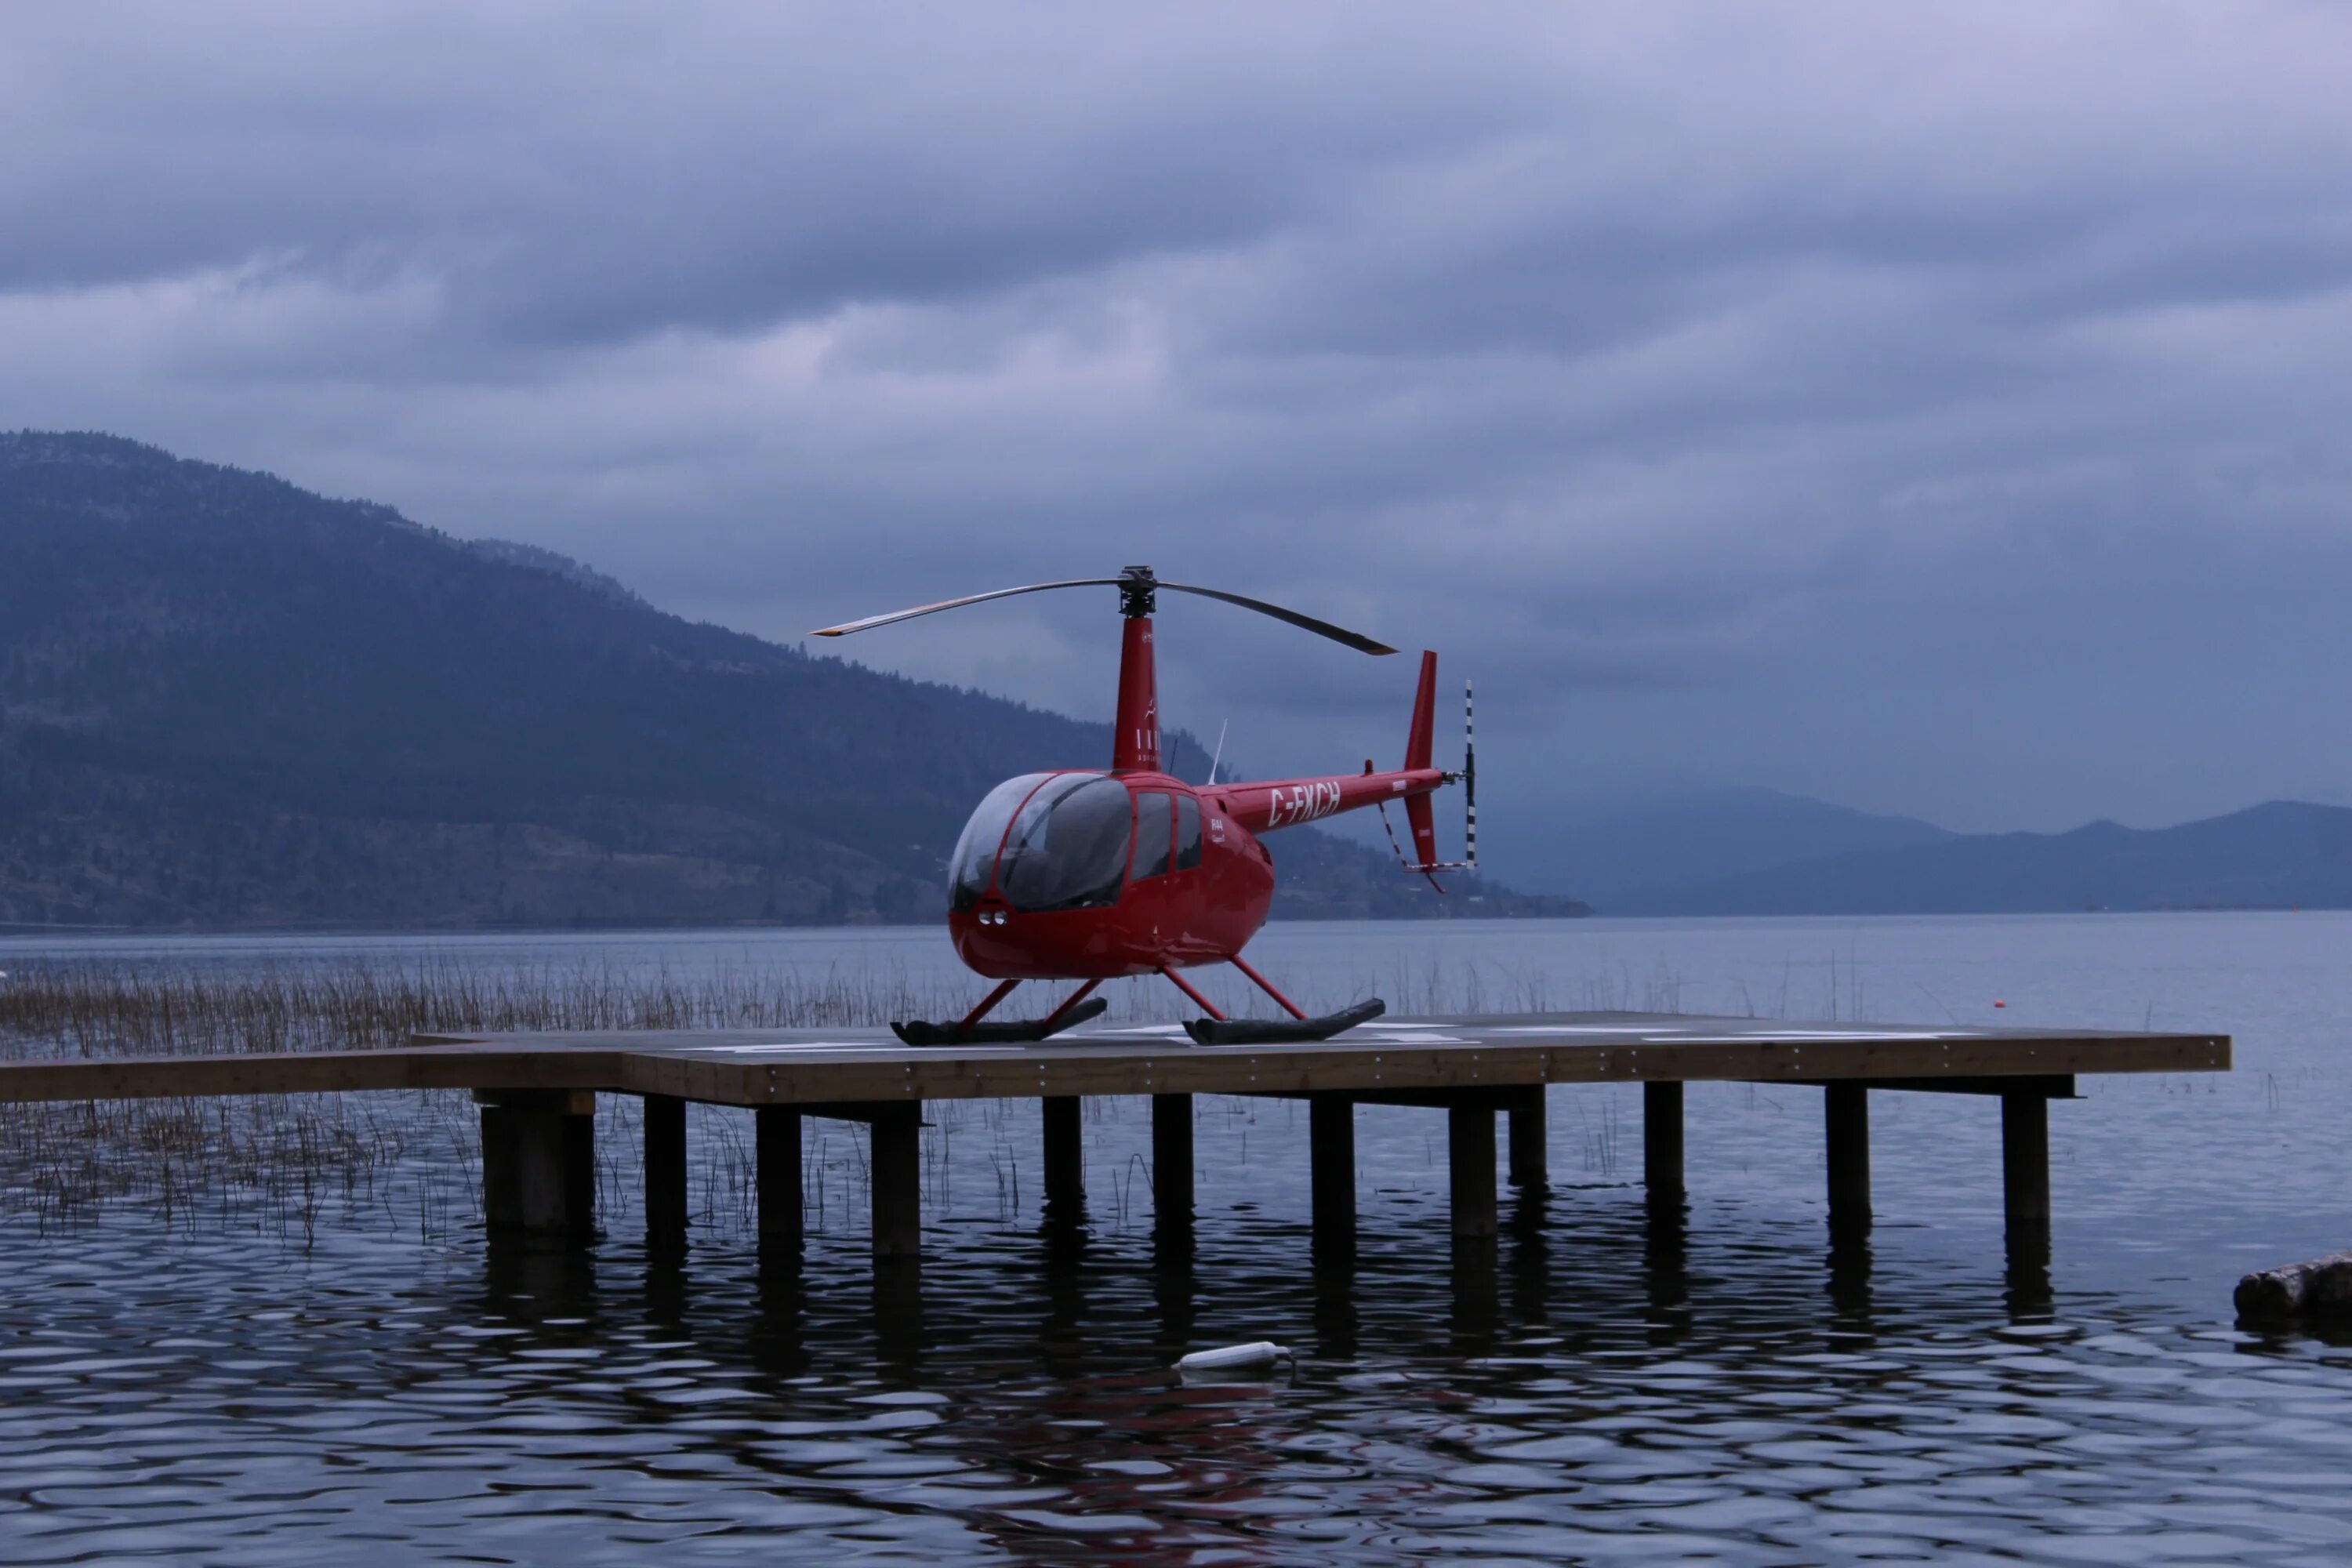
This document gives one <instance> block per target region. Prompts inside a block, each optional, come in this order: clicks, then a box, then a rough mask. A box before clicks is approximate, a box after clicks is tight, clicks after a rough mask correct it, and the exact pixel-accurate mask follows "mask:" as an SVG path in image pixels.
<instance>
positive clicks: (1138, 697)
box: [1110, 566, 1160, 773]
mask: <svg viewBox="0 0 2352 1568" xmlns="http://www.w3.org/2000/svg"><path fill="white" fill-rule="evenodd" d="M1159 589H1160V584H1159V580H1158V579H1157V578H1155V577H1153V576H1152V574H1151V568H1150V567H1149V566H1129V567H1128V568H1127V569H1126V570H1124V571H1122V572H1121V573H1120V574H1118V613H1119V615H1120V616H1122V617H1123V625H1122V628H1121V633H1120V637H1119V644H1118V718H1117V719H1116V720H1115V721H1113V728H1112V735H1111V760H1110V766H1111V772H1113V773H1158V772H1159V771H1160V680H1159V674H1158V671H1157V669H1156V668H1155V666H1154V664H1153V661H1152V656H1151V614H1152V611H1153V610H1155V609H1157V608H1158V607H1159V606H1158V595H1159Z"/></svg>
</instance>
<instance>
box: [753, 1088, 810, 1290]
mask: <svg viewBox="0 0 2352 1568" xmlns="http://www.w3.org/2000/svg"><path fill="white" fill-rule="evenodd" d="M751 1129H752V1144H753V1149H752V1153H753V1161H754V1166H753V1174H752V1179H753V1180H754V1181H756V1182H757V1183H758V1184H759V1188H760V1193H759V1198H760V1246H761V1248H762V1249H763V1250H772V1251H774V1252H776V1253H778V1254H780V1255H790V1256H795V1257H796V1256H798V1254H799V1252H800V1247H801V1113H800V1111H799V1110H798V1109H797V1108H795V1107H793V1106H789V1105H762V1106H760V1107H757V1108H755V1109H754V1110H752V1112H751Z"/></svg>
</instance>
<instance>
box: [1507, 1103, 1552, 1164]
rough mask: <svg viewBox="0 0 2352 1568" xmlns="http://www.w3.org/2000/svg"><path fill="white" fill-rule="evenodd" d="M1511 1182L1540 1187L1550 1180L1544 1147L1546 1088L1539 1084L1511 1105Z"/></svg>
mask: <svg viewBox="0 0 2352 1568" xmlns="http://www.w3.org/2000/svg"><path fill="white" fill-rule="evenodd" d="M1508 1114H1509V1116H1510V1121H1511V1141H1510V1142H1511V1185H1513V1186H1515V1187H1540V1186H1543V1185H1545V1184H1547V1183H1548V1182H1549V1180H1550V1171H1549V1161H1548V1160H1547V1159H1546V1157H1545V1150H1544V1138H1545V1128H1544V1089H1543V1085H1541V1084H1536V1085H1534V1086H1532V1088H1531V1089H1529V1091H1528V1093H1527V1094H1526V1095H1524V1096H1522V1097H1521V1099H1520V1100H1519V1102H1518V1103H1517V1104H1515V1105H1513V1106H1512V1107H1511V1109H1510V1110H1509V1112H1508Z"/></svg>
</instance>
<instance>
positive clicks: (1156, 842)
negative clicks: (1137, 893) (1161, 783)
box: [1128, 789, 1176, 882]
mask: <svg viewBox="0 0 2352 1568" xmlns="http://www.w3.org/2000/svg"><path fill="white" fill-rule="evenodd" d="M1171 826H1173V823H1172V821H1171V815H1170V811H1169V806H1168V796H1167V794H1166V793H1165V792H1164V791H1161V790H1156V789H1144V790H1138V791H1136V792H1135V868H1134V869H1133V870H1131V871H1129V873H1128V879H1129V881H1134V882H1140V881H1141V880H1143V879H1145V878H1146V877H1159V876H1164V875H1166V874H1167V873H1168V872H1169V871H1170V870H1171V869H1172V868H1173V867H1174V861H1175V853H1176V846H1175V840H1174V837H1173V835H1172V834H1171V832H1170V829H1171Z"/></svg>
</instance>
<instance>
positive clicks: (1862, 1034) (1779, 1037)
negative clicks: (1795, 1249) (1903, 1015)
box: [1642, 1029, 1975, 1046]
mask: <svg viewBox="0 0 2352 1568" xmlns="http://www.w3.org/2000/svg"><path fill="white" fill-rule="evenodd" d="M1973 1038H1975V1037H1974V1036H1972V1035H1955V1034H1951V1033H1948V1032H1946V1033H1937V1032H1934V1031H1931V1030H1926V1029H1772V1030H1765V1029H1759V1030H1757V1031H1755V1032H1754V1033H1753V1034H1750V1033H1748V1032H1745V1031H1742V1032H1741V1033H1739V1034H1737V1035H1697V1036H1693V1035H1644V1036H1643V1037H1642V1039H1643V1043H1644V1044H1647V1045H1662V1046H1663V1045H1685V1046H1736V1045H1738V1044H1740V1043H1741V1042H1743V1041H1748V1040H1757V1041H1762V1042H1764V1043H1765V1044H1768V1045H1813V1044H1826V1043H1828V1042H1830V1041H1832V1040H1967V1039H1973Z"/></svg>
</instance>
